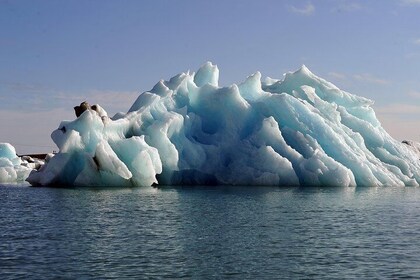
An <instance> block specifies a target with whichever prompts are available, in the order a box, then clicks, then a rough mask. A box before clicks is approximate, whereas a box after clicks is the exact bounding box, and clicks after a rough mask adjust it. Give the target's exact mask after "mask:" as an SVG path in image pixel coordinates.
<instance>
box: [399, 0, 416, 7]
mask: <svg viewBox="0 0 420 280" xmlns="http://www.w3.org/2000/svg"><path fill="white" fill-rule="evenodd" d="M399 2H400V4H401V5H403V6H417V5H419V6H420V0H400V1H399Z"/></svg>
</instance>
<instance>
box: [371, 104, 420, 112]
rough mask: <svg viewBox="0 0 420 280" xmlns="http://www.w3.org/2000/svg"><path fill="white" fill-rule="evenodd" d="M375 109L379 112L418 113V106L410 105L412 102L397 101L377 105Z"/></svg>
mask: <svg viewBox="0 0 420 280" xmlns="http://www.w3.org/2000/svg"><path fill="white" fill-rule="evenodd" d="M375 111H376V112H377V113H380V114H392V115H420V106H419V105H412V104H404V103H397V104H391V105H387V106H381V107H377V108H376V109H375Z"/></svg>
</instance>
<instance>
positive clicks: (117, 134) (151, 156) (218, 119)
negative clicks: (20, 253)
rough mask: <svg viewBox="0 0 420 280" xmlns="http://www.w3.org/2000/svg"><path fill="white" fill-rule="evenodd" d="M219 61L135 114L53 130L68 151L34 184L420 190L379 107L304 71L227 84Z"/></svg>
mask: <svg viewBox="0 0 420 280" xmlns="http://www.w3.org/2000/svg"><path fill="white" fill-rule="evenodd" d="M218 79H219V70H218V68H217V67H216V66H215V65H212V64H211V63H210V62H208V63H206V64H205V65H203V66H202V67H201V68H200V69H199V70H198V71H197V72H196V73H190V72H187V73H181V74H179V75H176V76H174V77H173V78H171V79H170V80H169V81H164V80H161V81H160V82H158V83H157V84H156V85H155V86H154V87H153V89H151V90H150V91H148V92H144V93H142V94H140V96H139V97H138V98H137V100H136V101H135V102H134V104H133V105H132V106H131V108H130V109H129V111H128V112H127V113H118V114H117V115H115V116H114V117H113V118H109V117H108V115H107V113H106V111H105V110H104V109H103V108H101V107H100V106H99V105H95V106H92V107H90V106H85V107H86V108H85V110H84V111H81V112H79V113H78V114H80V116H79V117H78V118H77V119H75V120H73V121H63V122H62V123H61V124H60V126H59V128H58V129H57V130H55V131H54V132H53V133H52V139H53V140H54V142H55V143H56V144H57V146H58V148H59V153H58V154H56V155H55V156H54V157H52V158H50V159H49V161H48V162H47V163H46V164H45V165H44V166H43V167H42V168H41V169H40V170H39V171H33V172H32V173H31V174H30V176H29V178H28V181H29V182H30V183H31V184H33V185H71V186H73V185H76V186H95V185H100V186H144V185H151V184H167V185H168V184H170V185H175V184H184V185H185V184H211V185H213V184H214V185H216V184H219V185H220V184H222V185H287V186H295V185H300V186H302V185H305V186H307V185H310V186H418V185H419V183H420V162H419V158H418V154H416V153H415V152H413V149H412V148H410V147H409V146H408V145H405V144H403V143H400V142H398V141H396V140H395V139H393V138H392V137H391V136H390V135H389V134H388V133H387V132H386V131H385V130H384V129H383V128H382V126H381V124H380V122H379V121H378V119H377V118H376V116H375V112H374V111H373V109H372V108H371V105H372V104H373V102H372V101H371V100H369V99H366V98H363V97H359V96H356V95H353V94H350V93H347V92H345V91H342V90H340V89H338V88H337V87H336V86H334V85H333V84H331V83H329V82H327V81H326V80H324V79H321V78H319V77H317V76H315V75H314V74H313V73H311V72H310V71H309V70H308V68H306V67H305V66H303V67H302V68H301V69H299V70H298V71H296V72H294V73H287V74H285V76H284V78H283V79H282V80H275V79H271V78H266V79H265V80H264V81H262V79H261V74H260V73H259V72H257V73H255V74H254V75H251V76H249V77H248V78H247V79H246V80H245V81H244V82H242V83H240V84H238V85H237V84H233V85H231V86H229V87H219V85H218Z"/></svg>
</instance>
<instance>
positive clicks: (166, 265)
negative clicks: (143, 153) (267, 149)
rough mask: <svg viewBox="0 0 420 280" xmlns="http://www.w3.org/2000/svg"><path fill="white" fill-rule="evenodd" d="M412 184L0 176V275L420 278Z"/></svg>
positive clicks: (418, 221)
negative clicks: (69, 184) (36, 183)
mask: <svg viewBox="0 0 420 280" xmlns="http://www.w3.org/2000/svg"><path fill="white" fill-rule="evenodd" d="M419 205H420V188H363V189H355V188H337V189H332V188H325V189H322V188H321V189H319V188H317V189H314V188H309V189H308V188H274V187H273V188H271V187H195V188H191V187H189V188H186V187H164V188H151V187H150V188H134V189H58V188H57V189H54V188H31V187H26V186H0V278H1V279H15V278H21V279H40V278H66V279H68V278H70V279H72V278H84V279H86V278H100V279H104V278H118V279H123V278H135V279H142V278H152V279H153V278H194V279H208V278H211V279H213V278H216V279H217V278H218V279H220V278H223V279H225V278H229V279H281V278H293V279H305V278H306V279H328V278H334V279H352V278H358V279H360V278H363V279H367V278H370V279H371V278H379V279H398V278H420V206H419Z"/></svg>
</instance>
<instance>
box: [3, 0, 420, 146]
mask: <svg viewBox="0 0 420 280" xmlns="http://www.w3.org/2000/svg"><path fill="white" fill-rule="evenodd" d="M206 61H211V62H213V63H214V64H216V65H218V67H219V70H220V81H219V85H222V86H229V85H231V84H232V83H240V82H242V81H243V80H245V78H246V77H247V76H249V75H251V74H253V73H255V72H256V71H260V72H261V73H262V75H263V77H266V76H269V77H272V78H277V79H281V78H282V77H283V74H284V73H286V72H289V71H295V70H297V69H299V68H300V67H301V65H302V64H305V65H306V66H307V67H308V68H309V69H310V70H311V71H312V72H313V73H314V74H316V75H318V76H320V77H322V78H324V79H326V80H328V81H331V82H333V83H334V84H335V85H336V86H338V87H339V88H340V89H343V90H345V91H347V92H351V93H353V94H357V95H360V96H364V97H367V98H370V99H372V100H374V101H375V104H374V105H373V108H374V110H375V112H376V114H377V117H378V118H379V120H380V121H381V123H382V125H383V126H384V128H385V129H386V130H387V131H388V132H389V133H390V134H391V135H392V136H393V137H394V138H396V139H397V140H404V139H411V140H415V141H420V71H419V69H420V0H384V1H377V0H364V1H357V0H354V1H353V0H348V1H347V0H308V1H306V0H303V1H300V0H294V1H292V0H290V1H288V0H284V1H280V0H272V1H269V0H258V1H246V0H236V1H235V0H228V1H226V0H220V1H218V0H214V1H197V0H195V1H190V0H178V1H173V0H167V1H163V0H150V1H148V0H143V1H128V0H120V1H116V0H115V1H107V0H97V1H95V0H89V1H77V0H72V1H55V0H52V1H48V0H42V1H41V0H27V1H25V0H0V142H10V143H11V144H12V145H14V146H15V147H16V150H17V152H18V153H19V154H25V153H36V152H40V153H42V152H51V151H52V150H54V149H56V146H55V145H54V143H53V142H52V140H51V139H50V134H51V132H52V131H53V130H54V129H56V128H57V127H58V126H59V124H60V122H61V120H72V119H74V118H75V115H74V111H73V107H74V106H75V105H78V104H80V103H81V102H82V101H85V100H86V101H88V102H89V103H91V104H96V103H97V104H100V105H101V106H102V107H104V108H105V109H106V110H107V111H108V114H109V115H111V116H112V115H114V114H115V113H117V112H120V111H123V112H126V111H127V110H128V109H129V108H130V106H131V104H132V103H133V102H134V101H135V99H136V98H137V96H138V95H139V94H140V93H142V92H144V91H148V90H150V89H151V88H152V87H153V86H154V85H155V84H156V83H157V82H158V81H159V80H160V79H165V80H168V79H169V78H171V77H172V76H175V75H176V74H178V73H181V72H186V71H188V70H192V71H196V70H197V69H198V68H199V67H200V66H201V65H202V64H204V63H205V62H206Z"/></svg>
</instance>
